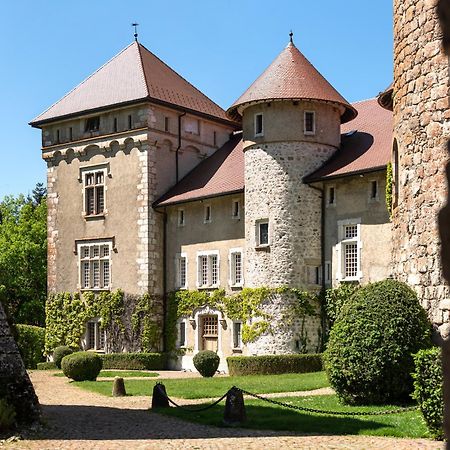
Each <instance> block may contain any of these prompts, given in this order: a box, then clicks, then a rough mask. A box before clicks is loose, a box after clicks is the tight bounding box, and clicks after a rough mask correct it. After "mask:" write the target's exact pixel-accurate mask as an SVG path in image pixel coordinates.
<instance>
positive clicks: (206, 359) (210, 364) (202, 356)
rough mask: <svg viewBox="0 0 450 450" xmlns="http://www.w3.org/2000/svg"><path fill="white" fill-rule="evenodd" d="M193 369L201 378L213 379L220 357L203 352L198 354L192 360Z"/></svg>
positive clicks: (212, 353)
mask: <svg viewBox="0 0 450 450" xmlns="http://www.w3.org/2000/svg"><path fill="white" fill-rule="evenodd" d="M192 362H193V363H194V367H195V368H196V369H197V370H198V371H199V372H200V375H201V376H202V377H207V378H209V377H213V376H214V374H215V373H216V370H217V368H218V367H219V364H220V357H219V355H218V354H217V353H216V352H212V351H211V350H203V351H201V352H198V353H197V354H196V355H195V356H194V358H193V359H192Z"/></svg>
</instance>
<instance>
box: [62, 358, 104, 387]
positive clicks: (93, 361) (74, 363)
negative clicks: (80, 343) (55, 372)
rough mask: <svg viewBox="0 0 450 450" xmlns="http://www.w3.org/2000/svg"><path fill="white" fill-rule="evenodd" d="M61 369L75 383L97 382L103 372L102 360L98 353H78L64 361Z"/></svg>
mask: <svg viewBox="0 0 450 450" xmlns="http://www.w3.org/2000/svg"><path fill="white" fill-rule="evenodd" d="M61 368H62V370H63V372H64V375H65V376H66V377H67V378H71V379H72V380H74V381H95V380H96V379H97V377H98V374H99V373H100V370H102V359H101V358H100V356H99V355H97V353H93V352H76V353H72V354H70V355H67V356H65V357H64V358H63V359H62V362H61Z"/></svg>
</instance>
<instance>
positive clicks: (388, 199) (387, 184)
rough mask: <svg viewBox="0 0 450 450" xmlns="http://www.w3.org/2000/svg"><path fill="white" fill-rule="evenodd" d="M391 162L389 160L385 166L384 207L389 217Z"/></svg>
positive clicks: (390, 212) (390, 207)
mask: <svg viewBox="0 0 450 450" xmlns="http://www.w3.org/2000/svg"><path fill="white" fill-rule="evenodd" d="M392 180H393V175H392V163H391V162H390V161H389V162H388V163H387V166H386V208H387V210H388V212H389V217H390V216H391V215H392Z"/></svg>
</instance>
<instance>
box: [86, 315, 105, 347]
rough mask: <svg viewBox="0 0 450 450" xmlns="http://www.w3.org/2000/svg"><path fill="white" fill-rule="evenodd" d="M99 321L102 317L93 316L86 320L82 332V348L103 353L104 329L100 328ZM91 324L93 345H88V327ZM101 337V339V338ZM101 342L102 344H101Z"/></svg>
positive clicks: (100, 321)
mask: <svg viewBox="0 0 450 450" xmlns="http://www.w3.org/2000/svg"><path fill="white" fill-rule="evenodd" d="M101 323H102V319H101V318H100V317H94V318H92V319H89V320H88V321H87V322H86V325H85V327H86V330H85V332H84V345H83V348H84V350H86V351H87V350H89V351H94V352H97V353H105V350H106V330H102V329H101ZM91 325H93V330H94V346H93V347H91V346H90V342H89V341H90V336H89V333H90V330H89V327H90V326H91ZM102 337H103V340H102ZM102 342H103V346H102V345H101V344H102Z"/></svg>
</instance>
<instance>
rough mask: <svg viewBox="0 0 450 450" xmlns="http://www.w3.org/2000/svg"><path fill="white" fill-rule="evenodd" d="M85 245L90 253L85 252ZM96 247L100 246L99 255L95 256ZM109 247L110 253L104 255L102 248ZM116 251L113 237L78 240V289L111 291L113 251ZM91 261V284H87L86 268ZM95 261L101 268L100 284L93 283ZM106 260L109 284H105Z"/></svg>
mask: <svg viewBox="0 0 450 450" xmlns="http://www.w3.org/2000/svg"><path fill="white" fill-rule="evenodd" d="M84 247H87V248H89V255H86V254H85V253H84ZM94 247H99V253H98V255H95V256H94ZM104 247H108V255H107V256H105V255H102V248H104ZM113 251H114V243H113V240H112V239H92V240H78V241H76V255H77V265H78V289H79V290H80V291H94V292H99V291H110V290H111V289H112V285H113V283H112V273H113V271H112V258H111V256H112V252H113ZM86 262H87V263H89V266H88V267H89V286H85V279H84V270H85V267H86V266H85V263H86ZM94 262H98V264H99V266H98V267H99V269H98V274H99V286H94V285H93V279H94ZM104 262H108V271H109V272H108V284H107V285H105V266H104V264H102V263H104Z"/></svg>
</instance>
